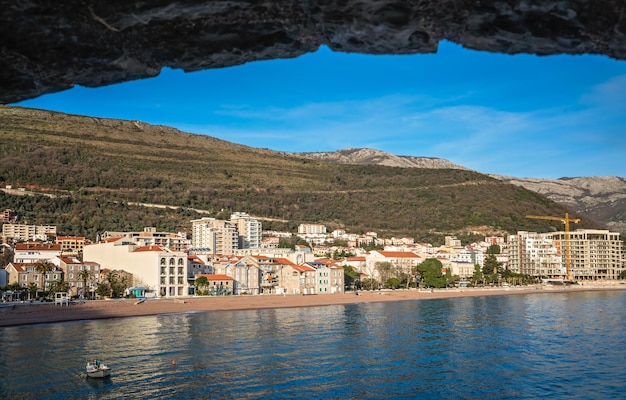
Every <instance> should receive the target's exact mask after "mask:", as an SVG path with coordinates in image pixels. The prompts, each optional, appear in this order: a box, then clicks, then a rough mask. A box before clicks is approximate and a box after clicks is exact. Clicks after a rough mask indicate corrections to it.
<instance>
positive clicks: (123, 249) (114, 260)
mask: <svg viewBox="0 0 626 400" xmlns="http://www.w3.org/2000/svg"><path fill="white" fill-rule="evenodd" d="M83 258H84V259H85V260H89V261H92V262H96V263H98V264H100V266H101V269H109V270H124V271H126V272H128V273H130V274H132V277H133V279H132V282H127V284H128V286H134V287H145V288H147V292H148V293H147V295H148V296H163V297H179V296H187V295H188V294H189V283H188V274H187V253H185V252H182V251H174V250H171V249H168V248H166V247H161V246H137V244H135V243H134V242H133V241H131V240H130V239H122V238H117V239H115V238H111V239H107V240H105V241H102V242H99V243H94V244H90V245H86V246H85V249H84V253H83Z"/></svg>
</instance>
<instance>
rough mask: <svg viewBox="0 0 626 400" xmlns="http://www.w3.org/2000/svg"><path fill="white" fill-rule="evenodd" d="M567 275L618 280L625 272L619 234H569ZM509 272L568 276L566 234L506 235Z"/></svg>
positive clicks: (522, 232) (589, 231) (585, 232)
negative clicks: (507, 236) (507, 237)
mask: <svg viewBox="0 0 626 400" xmlns="http://www.w3.org/2000/svg"><path fill="white" fill-rule="evenodd" d="M569 247H570V251H569V254H570V256H569V261H570V275H571V278H572V279H573V280H577V281H578V280H581V281H584V280H605V279H618V278H619V274H620V273H621V272H622V271H623V270H624V268H625V266H624V254H623V253H624V244H623V241H622V240H620V234H619V233H616V232H609V231H608V230H595V229H577V230H575V231H573V232H570V233H569ZM508 251H509V269H510V270H511V271H513V272H516V273H521V274H525V275H531V276H537V277H550V278H557V277H559V278H565V277H566V276H567V261H568V260H567V240H566V233H565V232H550V233H536V232H526V231H519V232H518V233H517V235H511V236H509V244H508Z"/></svg>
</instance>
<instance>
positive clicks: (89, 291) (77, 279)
mask: <svg viewBox="0 0 626 400" xmlns="http://www.w3.org/2000/svg"><path fill="white" fill-rule="evenodd" d="M51 263H52V264H54V265H55V266H56V267H58V268H60V269H61V270H62V271H63V276H64V280H65V282H67V283H68V284H69V287H70V292H69V294H70V296H80V297H81V298H95V291H96V287H97V286H98V283H99V282H102V276H101V275H100V264H98V263H95V262H82V261H80V260H79V259H78V258H76V257H68V256H59V257H55V258H54V259H53V260H52V261H51ZM83 271H87V274H86V275H85V276H83Z"/></svg>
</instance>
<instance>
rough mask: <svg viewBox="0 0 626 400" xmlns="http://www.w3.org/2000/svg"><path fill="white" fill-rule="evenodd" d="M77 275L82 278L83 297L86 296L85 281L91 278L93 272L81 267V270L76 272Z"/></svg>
mask: <svg viewBox="0 0 626 400" xmlns="http://www.w3.org/2000/svg"><path fill="white" fill-rule="evenodd" d="M77 276H78V279H82V280H83V298H87V281H88V280H91V278H92V277H93V274H92V273H91V271H88V270H86V269H83V270H82V271H80V272H79V273H78V275H77Z"/></svg>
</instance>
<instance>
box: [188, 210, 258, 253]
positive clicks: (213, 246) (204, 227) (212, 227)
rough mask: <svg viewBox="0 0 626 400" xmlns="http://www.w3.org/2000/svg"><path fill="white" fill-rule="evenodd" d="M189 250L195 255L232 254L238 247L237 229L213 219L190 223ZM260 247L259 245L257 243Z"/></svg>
mask: <svg viewBox="0 0 626 400" xmlns="http://www.w3.org/2000/svg"><path fill="white" fill-rule="evenodd" d="M191 230H192V238H191V249H190V252H193V253H196V254H233V253H234V251H235V250H236V249H237V248H238V247H239V234H238V232H237V227H236V226H235V225H234V224H233V223H231V222H229V221H223V220H219V219H215V218H208V217H205V218H201V219H195V220H192V221H191ZM259 247H260V243H259Z"/></svg>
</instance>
